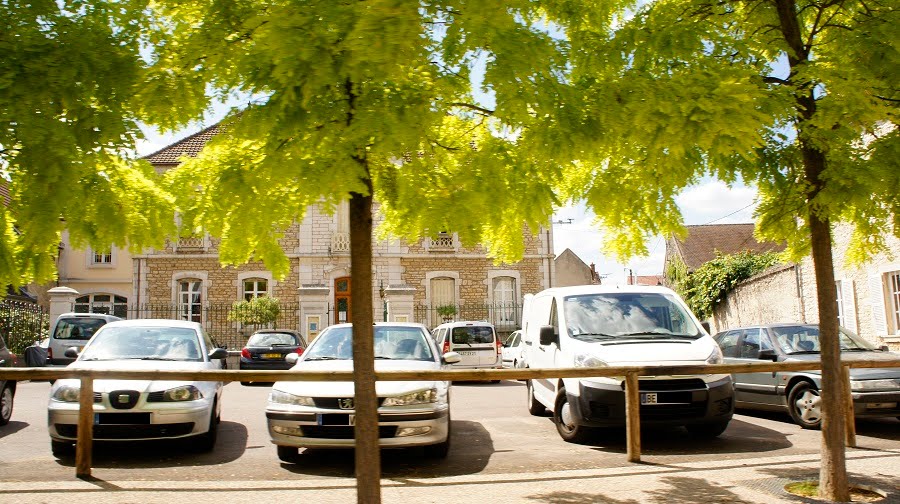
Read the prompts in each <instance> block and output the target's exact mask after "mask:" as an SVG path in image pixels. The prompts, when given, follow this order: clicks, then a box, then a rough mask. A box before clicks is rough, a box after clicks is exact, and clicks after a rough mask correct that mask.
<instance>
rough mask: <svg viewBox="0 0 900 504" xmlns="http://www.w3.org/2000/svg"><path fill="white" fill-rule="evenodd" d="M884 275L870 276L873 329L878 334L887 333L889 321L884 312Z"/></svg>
mask: <svg viewBox="0 0 900 504" xmlns="http://www.w3.org/2000/svg"><path fill="white" fill-rule="evenodd" d="M883 276H884V275H880V274H879V275H873V276H870V277H869V304H870V305H871V307H872V330H874V331H875V335H876V336H883V335H886V334H887V332H888V330H887V321H886V320H885V313H884V284H883V283H882V280H881V279H882V278H883Z"/></svg>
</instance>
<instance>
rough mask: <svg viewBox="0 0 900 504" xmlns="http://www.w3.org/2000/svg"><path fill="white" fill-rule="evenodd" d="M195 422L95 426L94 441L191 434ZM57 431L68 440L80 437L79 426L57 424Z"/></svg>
mask: <svg viewBox="0 0 900 504" xmlns="http://www.w3.org/2000/svg"><path fill="white" fill-rule="evenodd" d="M193 430H194V422H185V423H175V424H154V425H95V426H94V439H123V440H124V439H148V438H149V439H153V438H168V437H177V436H184V435H186V434H190V433H191V431H193ZM56 431H57V432H58V433H59V435H60V436H63V437H67V438H77V437H78V425H76V424H57V425H56Z"/></svg>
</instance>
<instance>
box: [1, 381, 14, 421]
mask: <svg viewBox="0 0 900 504" xmlns="http://www.w3.org/2000/svg"><path fill="white" fill-rule="evenodd" d="M12 410H13V389H12V385H11V384H9V383H7V384H5V385H3V390H0V425H6V424H8V423H9V419H10V418H12Z"/></svg>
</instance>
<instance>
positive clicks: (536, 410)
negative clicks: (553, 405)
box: [525, 380, 547, 416]
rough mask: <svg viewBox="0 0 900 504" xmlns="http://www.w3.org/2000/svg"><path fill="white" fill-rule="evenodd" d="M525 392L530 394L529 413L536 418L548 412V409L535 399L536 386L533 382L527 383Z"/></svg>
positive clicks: (527, 381)
mask: <svg viewBox="0 0 900 504" xmlns="http://www.w3.org/2000/svg"><path fill="white" fill-rule="evenodd" d="M525 390H526V391H527V393H528V412H529V413H531V414H532V415H534V416H540V415H543V414H544V413H546V412H547V408H545V407H544V405H543V404H541V402H540V401H538V400H537V399H535V397H534V386H533V385H532V384H531V380H526V381H525Z"/></svg>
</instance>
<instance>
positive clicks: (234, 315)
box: [228, 296, 281, 326]
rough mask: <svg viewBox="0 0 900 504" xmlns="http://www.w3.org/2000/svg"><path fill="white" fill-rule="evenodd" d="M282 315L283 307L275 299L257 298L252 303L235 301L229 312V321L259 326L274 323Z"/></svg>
mask: <svg viewBox="0 0 900 504" xmlns="http://www.w3.org/2000/svg"><path fill="white" fill-rule="evenodd" d="M280 314H281V305H280V303H279V302H278V300H277V299H275V298H270V297H266V296H263V297H257V298H253V299H251V300H250V301H235V302H234V304H232V305H231V311H229V312H228V320H230V321H232V322H241V323H244V324H252V325H257V326H262V325H268V324H272V323H274V322H275V321H276V320H277V319H278V315H280Z"/></svg>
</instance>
